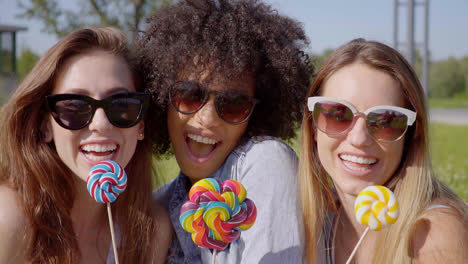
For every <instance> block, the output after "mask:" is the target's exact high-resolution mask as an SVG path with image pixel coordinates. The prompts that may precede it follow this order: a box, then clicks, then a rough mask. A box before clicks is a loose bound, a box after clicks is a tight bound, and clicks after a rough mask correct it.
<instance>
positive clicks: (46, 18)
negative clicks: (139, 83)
mask: <svg viewBox="0 0 468 264" xmlns="http://www.w3.org/2000/svg"><path fill="white" fill-rule="evenodd" d="M59 2H60V1H58V0H21V1H19V4H18V6H19V8H20V9H21V10H22V11H23V13H21V14H20V15H19V16H20V17H22V18H27V19H36V20H38V21H40V22H42V24H43V31H45V32H47V33H50V34H55V35H56V36H57V37H63V36H65V35H66V34H68V33H69V32H71V31H73V30H75V29H78V28H82V27H87V26H114V27H117V28H120V29H122V30H124V31H125V32H132V33H133V37H135V36H136V34H137V32H138V31H139V30H141V26H142V25H141V24H142V21H143V19H144V18H146V17H148V16H149V15H150V14H151V13H153V12H155V11H156V10H158V9H159V8H161V7H163V6H166V5H169V4H170V3H172V0H113V1H109V0H85V1H79V2H80V4H81V6H79V7H78V8H77V9H76V10H69V9H65V8H64V7H63V6H62V5H61V4H60V3H59Z"/></svg>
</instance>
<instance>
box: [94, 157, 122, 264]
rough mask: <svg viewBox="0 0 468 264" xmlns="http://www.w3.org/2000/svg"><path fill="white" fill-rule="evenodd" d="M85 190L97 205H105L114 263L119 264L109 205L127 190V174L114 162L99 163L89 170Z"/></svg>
mask: <svg viewBox="0 0 468 264" xmlns="http://www.w3.org/2000/svg"><path fill="white" fill-rule="evenodd" d="M86 185H87V188H88V192H89V194H90V195H91V197H93V198H94V200H96V202H98V203H105V204H107V214H108V216H109V227H110V231H111V237H112V247H113V249H114V258H115V262H116V263H117V264H118V263H119V256H118V253H117V244H116V242H115V235H114V223H113V221H112V210H111V206H110V204H111V203H113V202H115V200H117V197H119V195H120V194H121V193H122V192H124V191H125V188H127V174H126V173H125V170H124V169H123V168H122V167H121V166H120V165H119V164H118V163H117V162H115V161H112V160H106V161H101V162H99V163H98V164H96V165H95V166H93V167H92V168H91V170H90V171H89V174H88V180H87V184H86Z"/></svg>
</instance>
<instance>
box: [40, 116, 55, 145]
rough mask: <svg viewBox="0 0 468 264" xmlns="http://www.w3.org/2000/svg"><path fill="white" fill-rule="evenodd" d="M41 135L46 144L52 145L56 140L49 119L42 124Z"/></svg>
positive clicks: (45, 119)
mask: <svg viewBox="0 0 468 264" xmlns="http://www.w3.org/2000/svg"><path fill="white" fill-rule="evenodd" d="M41 134H42V141H43V142H45V143H50V142H51V141H52V139H53V138H54V137H53V135H52V127H51V124H50V119H49V118H44V119H43V120H42V123H41Z"/></svg>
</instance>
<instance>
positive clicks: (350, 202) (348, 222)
mask: <svg viewBox="0 0 468 264" xmlns="http://www.w3.org/2000/svg"><path fill="white" fill-rule="evenodd" d="M337 193H338V198H339V199H340V203H341V207H340V208H339V209H338V215H339V216H340V222H341V223H342V224H344V225H345V226H346V227H347V228H350V229H351V230H352V231H354V232H351V233H355V234H357V235H358V236H359V237H360V236H361V235H362V233H364V231H365V230H366V226H364V225H362V224H360V223H359V222H358V221H357V220H356V216H355V213H354V201H355V200H356V196H354V195H350V194H346V193H343V192H342V191H341V190H339V189H338V188H337ZM351 230H350V231H351Z"/></svg>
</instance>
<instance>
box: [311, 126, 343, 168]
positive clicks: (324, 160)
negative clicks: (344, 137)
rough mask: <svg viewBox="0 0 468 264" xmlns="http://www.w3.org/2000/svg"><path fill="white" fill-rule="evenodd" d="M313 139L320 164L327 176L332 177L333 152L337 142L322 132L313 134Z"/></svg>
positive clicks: (333, 165)
mask: <svg viewBox="0 0 468 264" xmlns="http://www.w3.org/2000/svg"><path fill="white" fill-rule="evenodd" d="M314 139H315V141H316V144H317V152H318V158H319V160H320V163H321V164H322V166H323V168H324V169H325V170H326V171H327V173H328V174H329V175H333V171H334V167H335V164H334V150H335V149H336V148H337V145H338V144H339V141H338V140H336V139H333V138H330V137H328V136H327V135H326V134H324V133H322V132H320V131H319V132H318V133H316V134H315V136H314Z"/></svg>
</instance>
